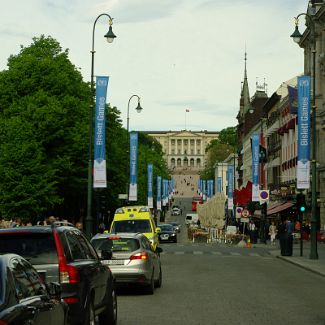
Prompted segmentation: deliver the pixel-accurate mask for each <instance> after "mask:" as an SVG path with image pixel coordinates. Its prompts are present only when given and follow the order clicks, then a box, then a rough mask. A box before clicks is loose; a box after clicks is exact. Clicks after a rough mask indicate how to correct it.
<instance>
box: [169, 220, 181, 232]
mask: <svg viewBox="0 0 325 325" xmlns="http://www.w3.org/2000/svg"><path fill="white" fill-rule="evenodd" d="M170 224H171V225H172V226H173V227H174V229H175V230H176V231H177V232H181V225H180V224H179V223H178V222H176V221H172V222H170Z"/></svg>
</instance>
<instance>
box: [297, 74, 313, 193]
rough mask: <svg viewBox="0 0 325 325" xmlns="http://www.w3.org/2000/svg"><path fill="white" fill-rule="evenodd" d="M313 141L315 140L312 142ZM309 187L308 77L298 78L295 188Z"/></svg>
mask: <svg viewBox="0 0 325 325" xmlns="http://www.w3.org/2000/svg"><path fill="white" fill-rule="evenodd" d="M313 141H315V139H314V140H313ZM309 187H310V77H309V76H301V77H298V164H297V188H298V189H308V188H309Z"/></svg>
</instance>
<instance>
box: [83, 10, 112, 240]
mask: <svg viewBox="0 0 325 325" xmlns="http://www.w3.org/2000/svg"><path fill="white" fill-rule="evenodd" d="M101 16H107V17H108V19H109V30H108V32H107V33H106V34H105V35H104V37H105V38H106V40H107V42H108V43H112V42H113V40H114V38H115V37H116V36H115V35H114V33H113V30H112V25H113V18H112V17H111V16H110V15H108V14H105V13H104V14H100V15H99V16H98V17H97V18H96V20H95V22H94V26H93V35H92V48H91V79H90V89H91V102H90V108H89V144H88V191H87V215H86V220H85V232H86V235H87V236H88V237H89V238H90V237H91V235H92V230H93V219H92V213H91V211H92V181H93V177H92V176H93V175H92V174H93V164H92V159H93V157H92V144H93V143H92V142H93V115H94V97H95V94H94V89H95V86H94V58H95V50H94V45H95V27H96V23H97V21H98V19H99V18H100V17H101Z"/></svg>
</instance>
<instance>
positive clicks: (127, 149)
mask: <svg viewBox="0 0 325 325" xmlns="http://www.w3.org/2000/svg"><path fill="white" fill-rule="evenodd" d="M133 97H137V98H138V105H137V107H136V108H135V109H136V111H137V112H138V113H141V111H142V110H143V108H142V107H141V105H140V97H139V96H138V95H132V96H131V97H130V98H129V101H128V111H127V119H126V146H127V148H126V154H127V159H126V179H127V182H126V197H127V199H126V200H127V201H129V176H128V175H129V164H130V157H129V146H130V145H129V126H130V102H131V99H132V98H133Z"/></svg>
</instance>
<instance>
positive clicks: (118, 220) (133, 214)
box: [110, 206, 160, 251]
mask: <svg viewBox="0 0 325 325" xmlns="http://www.w3.org/2000/svg"><path fill="white" fill-rule="evenodd" d="M159 231H160V229H159V228H156V225H155V222H154V220H153V218H152V215H151V212H150V209H149V207H147V206H127V207H121V208H118V209H116V211H115V214H114V219H113V221H112V224H111V228H110V232H111V233H118V232H126V233H138V232H140V233H143V234H144V235H145V236H146V237H147V238H148V239H149V241H150V243H151V245H152V247H153V250H154V251H156V248H157V246H158V243H159V241H158V233H159Z"/></svg>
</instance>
